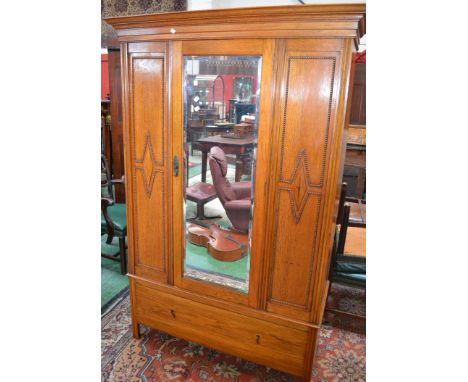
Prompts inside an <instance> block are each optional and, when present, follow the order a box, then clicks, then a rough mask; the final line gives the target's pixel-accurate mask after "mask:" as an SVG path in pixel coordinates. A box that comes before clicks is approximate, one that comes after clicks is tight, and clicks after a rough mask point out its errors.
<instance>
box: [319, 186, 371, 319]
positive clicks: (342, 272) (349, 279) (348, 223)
mask: <svg viewBox="0 0 468 382" xmlns="http://www.w3.org/2000/svg"><path fill="white" fill-rule="evenodd" d="M346 194H347V184H346V183H343V185H342V187H341V197H340V202H339V208H338V217H337V233H336V237H335V243H334V247H333V252H332V259H331V264H330V273H329V280H330V287H331V285H332V283H334V282H338V283H340V284H345V285H349V286H352V287H357V288H361V289H365V288H366V258H365V257H364V256H356V255H353V254H345V243H346V237H347V233H348V228H349V227H359V228H361V229H362V228H365V227H366V222H365V217H363V216H362V212H361V213H360V214H355V216H353V218H352V219H351V218H350V212H351V208H352V207H351V206H352V204H355V203H354V202H355V200H354V198H348V197H347V195H346ZM355 207H356V206H355ZM356 215H357V216H356ZM327 310H328V311H330V312H332V313H335V314H340V315H346V316H351V317H353V318H354V317H358V318H363V317H362V316H357V315H355V314H353V313H349V312H344V311H341V310H339V309H336V308H327Z"/></svg>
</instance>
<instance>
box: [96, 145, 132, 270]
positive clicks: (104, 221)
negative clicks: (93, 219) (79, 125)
mask: <svg viewBox="0 0 468 382" xmlns="http://www.w3.org/2000/svg"><path fill="white" fill-rule="evenodd" d="M103 175H104V176H103ZM116 184H117V185H121V186H123V185H124V177H122V178H121V179H115V180H114V179H111V174H110V171H109V166H108V164H107V160H106V157H105V156H104V155H102V154H101V235H107V239H106V244H111V243H112V240H113V239H114V237H118V238H119V252H118V253H117V254H109V253H107V248H106V246H104V247H103V246H102V245H101V256H102V257H105V258H106V259H110V260H114V261H119V262H120V272H121V273H122V274H123V275H124V274H126V273H127V253H126V248H127V246H126V243H125V237H126V236H127V217H126V208H125V204H123V203H115V198H114V185H116Z"/></svg>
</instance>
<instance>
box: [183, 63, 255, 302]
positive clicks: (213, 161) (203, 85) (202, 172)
mask: <svg viewBox="0 0 468 382" xmlns="http://www.w3.org/2000/svg"><path fill="white" fill-rule="evenodd" d="M261 63H262V58H261V56H214V55H213V56H208V55H207V56H183V79H182V83H183V89H182V95H183V99H184V102H183V127H184V137H183V141H184V148H183V149H184V161H183V163H184V166H183V172H184V193H183V194H184V200H183V203H184V215H183V218H184V224H185V226H184V228H185V233H184V245H183V277H187V278H191V279H196V280H200V281H203V282H206V283H210V284H215V285H221V286H224V287H228V288H232V289H234V290H236V291H238V292H240V293H247V292H248V288H249V271H250V258H251V244H252V235H251V234H252V221H253V214H254V205H255V200H254V197H253V195H254V188H255V182H254V180H255V167H256V158H257V135H258V126H259V104H260V102H259V100H260V76H261Z"/></svg>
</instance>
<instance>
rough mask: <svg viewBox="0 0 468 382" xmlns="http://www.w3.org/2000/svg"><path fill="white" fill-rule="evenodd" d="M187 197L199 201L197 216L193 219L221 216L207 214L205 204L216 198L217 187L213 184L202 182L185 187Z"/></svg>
mask: <svg viewBox="0 0 468 382" xmlns="http://www.w3.org/2000/svg"><path fill="white" fill-rule="evenodd" d="M185 197H186V198H187V199H188V200H191V201H192V202H195V203H197V216H195V218H193V219H200V220H204V219H216V218H220V217H221V216H205V211H204V209H205V204H206V203H208V202H210V201H212V200H213V199H216V198H217V197H218V195H217V194H216V189H215V187H214V186H213V185H212V184H208V183H204V182H200V183H196V184H194V185H192V186H190V187H187V188H186V189H185Z"/></svg>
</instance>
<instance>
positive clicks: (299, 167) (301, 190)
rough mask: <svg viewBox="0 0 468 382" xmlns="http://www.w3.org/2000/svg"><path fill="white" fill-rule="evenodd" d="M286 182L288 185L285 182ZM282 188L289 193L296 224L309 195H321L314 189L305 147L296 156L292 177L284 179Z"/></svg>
mask: <svg viewBox="0 0 468 382" xmlns="http://www.w3.org/2000/svg"><path fill="white" fill-rule="evenodd" d="M283 182H284V183H286V185H285V184H284V183H283ZM283 182H282V183H283V184H282V185H281V186H280V190H285V191H287V192H288V194H289V200H290V203H291V211H292V214H293V216H294V219H295V221H296V224H298V223H299V221H300V220H301V216H302V213H303V212H304V208H305V206H306V204H307V200H308V199H309V196H310V195H312V194H315V195H320V193H318V192H313V191H312V187H313V185H312V181H311V179H310V173H309V162H308V159H307V153H306V151H305V150H304V149H303V150H301V151H300V152H299V155H298V156H297V158H296V166H295V167H294V171H293V174H292V176H291V178H290V179H287V180H283Z"/></svg>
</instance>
